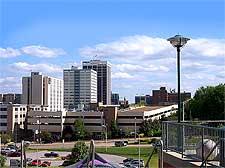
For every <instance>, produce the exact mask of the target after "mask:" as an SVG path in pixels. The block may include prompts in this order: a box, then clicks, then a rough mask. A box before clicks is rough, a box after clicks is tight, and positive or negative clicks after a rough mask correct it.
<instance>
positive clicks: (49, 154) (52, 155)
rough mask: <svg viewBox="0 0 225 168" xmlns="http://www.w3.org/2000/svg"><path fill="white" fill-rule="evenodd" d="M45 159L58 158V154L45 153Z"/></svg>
mask: <svg viewBox="0 0 225 168" xmlns="http://www.w3.org/2000/svg"><path fill="white" fill-rule="evenodd" d="M44 155H45V157H58V156H59V154H58V153H55V152H50V153H45V154H44Z"/></svg>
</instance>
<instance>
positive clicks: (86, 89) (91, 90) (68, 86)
mask: <svg viewBox="0 0 225 168" xmlns="http://www.w3.org/2000/svg"><path fill="white" fill-rule="evenodd" d="M63 79H64V107H65V108H67V109H77V108H82V107H81V106H84V107H83V108H86V109H88V108H89V104H90V103H97V72H96V71H94V70H92V69H78V68H76V67H73V66H72V68H71V69H64V70H63Z"/></svg>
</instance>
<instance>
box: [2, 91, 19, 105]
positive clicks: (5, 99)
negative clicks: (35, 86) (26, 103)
mask: <svg viewBox="0 0 225 168" xmlns="http://www.w3.org/2000/svg"><path fill="white" fill-rule="evenodd" d="M0 102H2V103H4V104H8V103H10V102H11V103H12V104H20V103H21V94H14V93H7V94H0Z"/></svg>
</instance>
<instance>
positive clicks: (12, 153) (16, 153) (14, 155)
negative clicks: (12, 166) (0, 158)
mask: <svg viewBox="0 0 225 168" xmlns="http://www.w3.org/2000/svg"><path fill="white" fill-rule="evenodd" d="M7 156H8V157H20V156H21V152H10V153H8V154H7Z"/></svg>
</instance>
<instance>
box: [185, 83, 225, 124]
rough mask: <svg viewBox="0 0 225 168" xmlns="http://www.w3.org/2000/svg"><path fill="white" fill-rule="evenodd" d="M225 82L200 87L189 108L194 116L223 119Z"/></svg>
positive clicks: (224, 112) (205, 118)
mask: <svg viewBox="0 0 225 168" xmlns="http://www.w3.org/2000/svg"><path fill="white" fill-rule="evenodd" d="M224 103H225V84H220V85H217V86H207V87H201V88H199V89H198V90H197V91H196V93H195V95H194V97H193V99H192V100H191V101H190V105H189V108H190V109H188V110H189V111H191V116H192V118H198V119H200V120H222V119H224V117H225V110H224V107H225V106H224Z"/></svg>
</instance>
